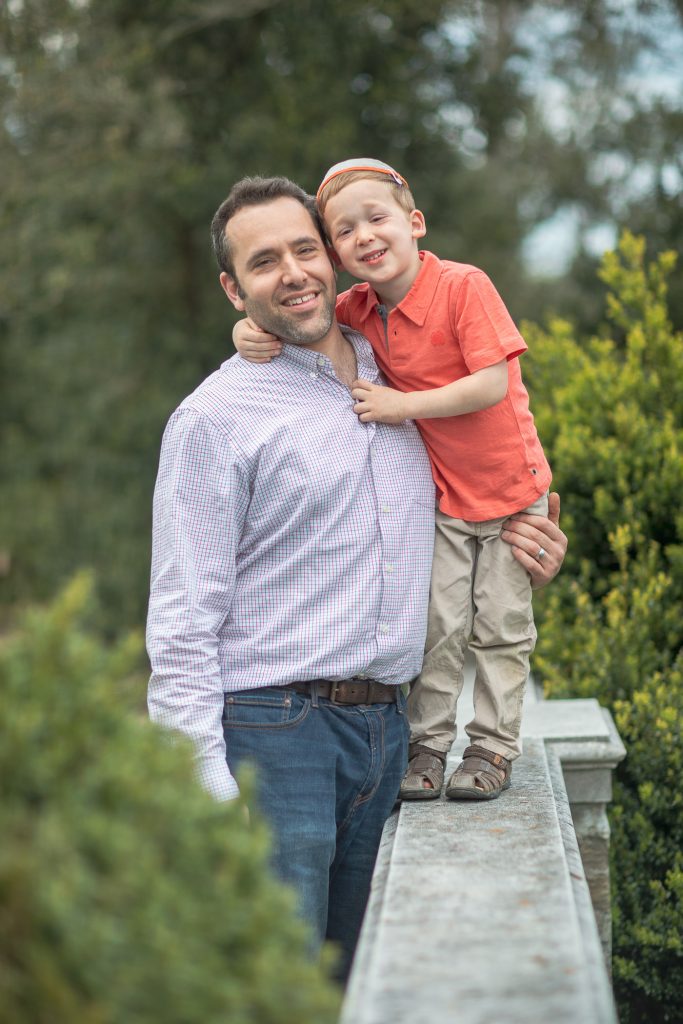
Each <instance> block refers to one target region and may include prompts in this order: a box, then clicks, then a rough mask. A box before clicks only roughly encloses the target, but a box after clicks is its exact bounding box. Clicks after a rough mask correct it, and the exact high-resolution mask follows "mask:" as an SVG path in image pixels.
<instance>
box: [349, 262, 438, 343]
mask: <svg viewBox="0 0 683 1024" xmlns="http://www.w3.org/2000/svg"><path fill="white" fill-rule="evenodd" d="M419 256H420V259H421V261H422V266H421V267H420V270H419V272H418V275H417V277H416V278H415V280H414V281H413V283H412V285H411V287H410V291H409V292H408V294H407V295H406V297H405V298H404V299H403V300H402V301H401V302H399V304H398V306H396V309H398V310H400V311H401V313H402V314H403V315H404V316H405V317H407V318H408V319H409V320H412V321H413V323H414V324H416V325H417V326H418V327H422V325H423V324H424V322H425V320H426V319H427V313H428V312H429V307H430V306H431V304H432V300H433V299H434V295H435V293H436V289H437V286H438V283H439V278H440V277H441V260H440V259H438V257H437V256H435V255H434V253H432V252H429V251H428V250H426V249H425V250H421V251H420V253H419ZM367 289H368V290H367V294H366V296H365V302H364V304H363V308H362V310H361V316H362V317H363V319H365V318H366V317H368V316H370V314H371V313H372V312H373V311H374V310H375V309H376V308H377V306H378V305H380V298H379V296H378V295H377V292H376V291H375V290H374V288H372V287H371V286H370V285H368V286H367Z"/></svg>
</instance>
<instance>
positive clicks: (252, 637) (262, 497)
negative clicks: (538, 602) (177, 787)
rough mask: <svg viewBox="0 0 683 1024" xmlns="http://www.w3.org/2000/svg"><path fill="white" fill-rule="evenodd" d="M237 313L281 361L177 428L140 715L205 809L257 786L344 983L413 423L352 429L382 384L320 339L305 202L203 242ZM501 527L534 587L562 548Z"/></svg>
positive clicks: (232, 384) (230, 378) (407, 619)
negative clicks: (169, 734) (357, 404)
mask: <svg viewBox="0 0 683 1024" xmlns="http://www.w3.org/2000/svg"><path fill="white" fill-rule="evenodd" d="M212 233H213V239H214V247H215V249H216V254H217V257H218V261H219V264H220V266H221V271H222V272H221V275H220V281H221V285H222V287H223V289H224V291H225V292H226V294H227V296H228V298H229V299H230V301H231V302H232V303H233V305H234V306H235V307H236V308H237V309H239V310H244V311H246V312H247V313H248V314H249V315H250V316H251V317H252V318H253V319H254V320H255V321H257V322H258V323H259V324H261V325H262V326H263V327H264V328H265V329H267V330H269V331H271V332H272V333H275V334H277V335H279V336H280V337H281V338H282V339H283V340H284V341H285V345H284V349H283V353H282V356H281V358H280V359H278V360H275V361H273V362H271V363H267V364H254V363H247V362H246V361H244V360H242V359H240V358H239V357H233V358H232V359H230V360H228V361H227V362H226V363H224V364H223V366H222V367H221V368H220V370H218V371H217V372H216V373H214V374H213V375H212V376H210V377H209V378H208V379H207V380H206V381H204V383H203V384H202V385H200V387H199V388H198V389H197V390H196V391H195V392H194V394H192V395H190V396H189V397H188V398H187V399H186V400H185V401H184V402H183V403H182V404H181V405H180V407H179V408H178V409H177V410H176V412H175V413H174V414H173V416H172V417H171V419H170V421H169V424H168V426H167V429H166V432H165V435H164V441H163V445H162V452H161V461H160V467H159V476H158V480H157V487H156V492H155V505H154V551H153V564H152V592H151V599H150V614H149V623H148V650H149V654H150V660H151V663H152V677H151V679H150V687H149V706H150V714H151V716H152V718H154V719H155V720H157V721H159V722H162V723H163V724H165V725H167V726H169V727H172V728H175V729H178V730H180V731H182V732H184V733H185V734H186V735H188V736H190V737H191V738H192V739H193V740H194V741H195V744H196V749H197V754H198V759H199V772H200V777H201V779H202V781H203V782H204V784H205V785H206V786H207V788H208V789H209V790H210V791H211V792H212V793H213V794H214V795H215V796H216V797H217V798H218V799H231V798H233V797H235V796H236V795H237V793H238V790H237V785H236V783H235V779H234V772H235V770H236V769H237V768H238V767H239V765H240V764H241V763H243V762H245V761H251V762H253V763H255V764H256V766H257V778H258V786H259V789H258V798H259V803H260V807H261V809H262V811H263V813H264V814H265V816H266V818H267V819H268V820H269V821H270V823H271V826H272V828H273V833H274V844H275V850H274V865H275V868H276V870H277V871H278V873H279V874H280V875H281V876H282V877H283V878H284V879H285V880H287V881H288V882H290V883H291V884H292V885H293V886H294V888H295V890H296V891H297V894H298V896H299V900H300V905H301V910H302V913H303V914H304V915H305V916H306V918H307V919H308V920H309V921H311V923H312V924H313V925H314V927H315V929H316V932H317V935H318V937H319V938H320V939H322V938H325V937H327V938H329V939H332V940H334V941H336V942H337V943H339V944H340V946H341V949H342V966H341V974H342V976H343V975H345V974H346V973H347V971H348V968H349V966H350V961H351V956H352V954H353V949H354V946H355V943H356V939H357V936H358V931H359V929H360V925H361V921H362V917H363V912H364V909H365V904H366V900H367V894H368V890H369V885H370V879H371V875H372V870H373V866H374V861H375V856H376V852H377V848H378V845H379V840H380V836H381V831H382V827H383V824H384V821H385V819H386V817H387V815H388V814H389V811H390V810H391V808H392V806H393V804H394V801H395V798H396V794H397V792H398V787H399V783H400V780H401V776H402V773H403V769H404V767H405V761H406V752H407V730H406V724H405V715H404V707H405V699H404V696H403V693H402V691H401V689H400V687H401V684H403V683H406V682H408V681H410V680H411V679H413V678H414V677H415V676H416V675H417V673H418V671H419V668H420V664H421V660H422V652H423V646H424V639H425V628H426V609H427V599H428V591H429V576H430V568H431V556H432V541H433V527H434V491H433V484H432V482H431V475H430V471H429V464H428V460H427V457H426V454H425V452H424V449H423V448H422V444H421V442H420V439H419V436H418V434H417V431H416V429H415V427H414V425H413V424H412V423H404V424H400V425H398V426H387V425H383V424H377V423H361V421H360V420H359V418H358V417H357V416H356V414H355V413H354V411H353V405H354V401H353V399H352V398H351V394H350V390H349V389H350V385H351V383H352V382H353V381H354V380H355V379H356V378H357V377H363V378H365V379H369V380H372V381H377V380H379V378H378V372H377V368H376V366H375V363H374V360H373V358H372V353H371V349H370V346H369V344H368V343H367V342H366V340H365V339H364V338H363V337H362V336H361V335H359V334H356V333H354V332H352V331H349V330H346V329H342V328H340V327H339V325H338V324H337V323H336V321H335V318H334V300H335V278H334V271H333V268H332V265H331V263H330V261H329V259H328V256H327V252H326V249H325V245H324V241H323V239H322V237H321V234H320V231H319V227H318V222H317V219H316V215H315V210H314V206H313V203H312V200H310V199H309V197H308V196H307V195H306V194H305V193H304V192H303V191H302V190H301V189H300V188H298V186H296V185H294V184H293V183H292V182H289V181H287V180H286V179H283V178H271V179H258V178H257V179H244V180H243V181H241V182H239V183H238V184H237V185H235V186H234V188H233V189H232V191H231V193H230V195H229V196H228V198H227V199H226V200H225V202H224V203H223V204H222V205H221V206H220V208H219V210H218V211H217V213H216V215H215V217H214V221H213V224H212ZM542 523H543V527H542V529H541V530H539V529H537V528H535V527H534V526H532V525H530V524H529V523H528V522H524V521H523V517H522V520H520V521H518V522H517V523H513V524H511V531H512V532H511V534H510V537H511V538H512V539H514V541H515V544H516V546H517V548H518V552H519V557H520V559H522V558H528V559H529V560H530V561H535V560H534V559H532V558H531V556H532V555H533V553H534V552H535V551H537V550H538V548H539V546H541V545H542V546H543V547H544V548H545V550H546V552H547V558H546V559H544V561H543V565H541V564H540V563H537V562H536V565H537V566H538V569H537V570H535V572H536V578H535V582H536V583H539V582H544V581H547V580H548V579H550V578H551V577H552V575H554V573H555V572H556V571H557V569H558V568H559V565H560V563H561V561H562V557H563V554H564V538H563V535H562V534H561V533H560V531H559V530H558V529H557V527H556V526H555V525H554V524H552V523H550V522H549V521H547V520H543V521H542Z"/></svg>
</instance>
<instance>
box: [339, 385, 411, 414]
mask: <svg viewBox="0 0 683 1024" xmlns="http://www.w3.org/2000/svg"><path fill="white" fill-rule="evenodd" d="M351 396H352V397H353V398H355V399H356V404H355V405H354V407H353V411H354V412H355V413H357V414H358V418H359V419H360V421H361V423H372V422H374V423H403V421H404V419H406V418H407V415H408V414H407V412H406V396H405V395H404V394H403V392H402V391H395V390H394V389H393V388H383V387H380V386H379V384H371V383H370V381H369V380H354V382H353V385H352V386H351Z"/></svg>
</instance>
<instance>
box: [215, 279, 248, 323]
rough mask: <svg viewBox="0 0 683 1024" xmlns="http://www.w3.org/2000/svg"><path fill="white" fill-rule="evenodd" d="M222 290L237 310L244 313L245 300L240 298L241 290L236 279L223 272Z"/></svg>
mask: <svg viewBox="0 0 683 1024" xmlns="http://www.w3.org/2000/svg"><path fill="white" fill-rule="evenodd" d="M219 281H220V282H221V288H222V289H223V291H224V292H225V294H226V295H227V296H228V298H229V299H230V301H231V302H232V304H233V306H234V307H235V309H237V310H239V312H240V313H243V312H244V300H243V299H242V298H241V297H240V288H239V285H238V284H237V281H236V280H235V278H234V277H231V276H230V274H226V272H225V271H223V272H222V273H221V275H220V277H219Z"/></svg>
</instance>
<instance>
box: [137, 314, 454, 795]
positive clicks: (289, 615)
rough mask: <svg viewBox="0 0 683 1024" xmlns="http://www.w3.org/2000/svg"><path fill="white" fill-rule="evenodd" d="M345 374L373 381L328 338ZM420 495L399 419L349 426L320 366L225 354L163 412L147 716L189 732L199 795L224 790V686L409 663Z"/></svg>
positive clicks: (422, 549)
mask: <svg viewBox="0 0 683 1024" xmlns="http://www.w3.org/2000/svg"><path fill="white" fill-rule="evenodd" d="M345 334H346V336H347V338H348V339H349V340H350V341H351V342H352V344H353V346H354V348H355V350H356V355H357V358H358V375H359V376H361V377H365V378H367V379H370V380H379V377H378V372H377V368H376V366H375V363H374V359H373V356H372V352H371V349H370V346H369V344H368V343H367V341H366V340H365V339H364V338H363V337H362V336H361V335H358V334H356V333H354V332H352V331H348V330H346V329H345ZM433 529H434V485H433V483H432V478H431V474H430V470H429V462H428V459H427V456H426V453H425V451H424V448H423V445H422V442H421V440H420V438H419V435H418V432H417V430H416V428H415V426H414V425H413V424H412V423H404V424H401V425H400V426H385V425H380V424H374V423H368V424H364V423H361V422H360V420H359V419H358V417H357V416H356V414H355V413H354V411H353V399H352V398H351V395H350V393H349V391H348V389H347V388H346V387H344V386H343V385H342V384H341V383H340V381H339V380H338V379H337V377H336V376H335V374H334V371H333V369H332V364H331V362H330V361H329V359H327V357H325V356H323V355H320V354H319V353H317V352H315V351H311V350H309V349H307V348H304V347H297V346H292V345H285V346H284V351H283V353H282V355H281V356H280V357H279V358H277V359H275V360H273V361H272V362H271V363H268V364H255V363H249V362H246V361H245V360H243V359H241V358H240V357H239V356H234V357H233V358H232V359H229V360H228V361H227V362H225V363H224V364H223V365H222V366H221V368H220V369H219V370H218V371H216V373H214V374H212V375H211V376H210V377H209V378H207V380H205V381H204V383H203V384H201V385H200V387H199V388H197V390H196V391H195V392H194V394H192V395H190V396H189V398H187V399H186V400H185V401H184V402H183V403H182V405H181V406H180V407H179V408H178V409H177V410H176V412H175V413H174V414H173V416H172V417H171V419H170V421H169V423H168V426H167V428H166V432H165V434H164V440H163V444H162V449H161V460H160V465H159V475H158V479H157V485H156V491H155V496H154V543H153V557H152V587H151V598H150V607H149V619H148V625H147V648H148V651H149V656H150V661H151V664H152V677H151V679H150V683H149V710H150V715H151V717H152V718H153V719H154V720H156V721H158V722H160V723H162V724H164V725H166V726H168V727H170V728H173V729H177V730H180V731H181V732H183V733H185V734H186V735H187V736H190V737H191V738H192V739H193V740H194V742H195V745H196V749H197V754H198V758H199V772H200V777H201V779H202V781H203V783H204V785H205V786H206V787H207V788H208V789H209V790H210V791H211V792H212V793H213V794H214V795H215V796H216V797H218V798H219V799H228V798H231V797H233V796H235V795H236V794H237V785H236V783H235V780H234V779H233V777H232V775H231V774H230V770H229V768H228V765H227V762H226V749H225V742H224V739H223V729H222V724H221V723H222V714H223V704H224V694H225V692H228V691H235V690H243V689H251V688H254V687H260V686H283V685H286V684H287V683H291V682H294V681H297V680H299V681H301V680H308V679H318V678H325V679H346V678H349V677H350V676H354V675H365V676H367V677H368V678H371V679H378V680H380V681H382V682H384V683H390V684H397V685H398V684H400V683H404V682H406V681H408V680H410V679H412V678H414V676H416V675H417V673H418V672H419V670H420V666H421V662H422V653H423V648H424V639H425V631H426V614H427V599H428V593H429V576H430V569H431V559H432V542H433Z"/></svg>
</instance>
